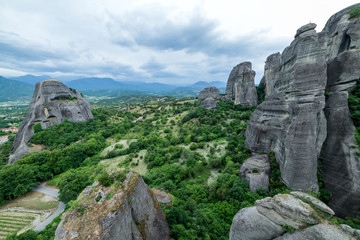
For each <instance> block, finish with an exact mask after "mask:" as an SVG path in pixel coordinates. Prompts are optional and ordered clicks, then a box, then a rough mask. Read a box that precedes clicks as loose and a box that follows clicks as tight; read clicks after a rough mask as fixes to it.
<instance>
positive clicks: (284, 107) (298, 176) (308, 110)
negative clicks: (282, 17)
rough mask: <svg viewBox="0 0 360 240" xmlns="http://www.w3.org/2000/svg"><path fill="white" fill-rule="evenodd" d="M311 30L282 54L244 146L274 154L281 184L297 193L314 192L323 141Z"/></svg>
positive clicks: (318, 58)
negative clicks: (273, 81) (271, 83)
mask: <svg viewBox="0 0 360 240" xmlns="http://www.w3.org/2000/svg"><path fill="white" fill-rule="evenodd" d="M313 27H314V26H313V25H312V28H313ZM312 28H308V27H307V28H301V29H302V30H301V31H299V32H301V33H300V34H297V35H296V38H295V40H294V41H293V42H292V43H291V44H290V46H289V47H287V48H286V49H285V50H284V51H283V53H282V54H281V65H280V68H276V69H278V70H277V71H276V70H275V71H274V72H273V74H274V77H273V79H275V83H274V85H273V89H272V90H271V92H270V94H269V95H268V96H267V97H266V99H265V101H264V102H263V103H261V104H260V105H259V106H258V108H257V109H256V110H255V111H254V113H253V114H252V116H251V119H250V121H249V123H248V126H247V129H246V146H247V147H248V148H249V149H250V150H251V151H253V152H265V153H266V152H269V151H274V152H275V155H276V160H277V161H278V163H279V165H280V170H281V175H282V180H283V181H284V182H285V184H286V185H287V186H288V187H289V188H291V189H295V190H302V191H307V190H312V191H317V190H318V183H317V160H318V156H319V154H320V150H321V146H322V143H323V141H324V140H325V136H326V120H325V115H324V112H323V109H324V106H325V97H324V90H325V85H326V61H325V56H324V53H323V52H322V50H321V47H320V44H319V41H318V37H317V34H316V32H315V30H313V29H312ZM304 29H308V30H307V31H305V32H304Z"/></svg>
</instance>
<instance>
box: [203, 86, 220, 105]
mask: <svg viewBox="0 0 360 240" xmlns="http://www.w3.org/2000/svg"><path fill="white" fill-rule="evenodd" d="M209 97H211V98H214V99H219V98H220V92H219V89H217V88H216V87H207V88H204V89H203V90H201V91H200V93H199V96H198V100H199V101H200V102H201V101H203V100H205V99H206V98H209Z"/></svg>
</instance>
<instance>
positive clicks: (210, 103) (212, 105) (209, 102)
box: [200, 97, 217, 109]
mask: <svg viewBox="0 0 360 240" xmlns="http://www.w3.org/2000/svg"><path fill="white" fill-rule="evenodd" d="M200 106H203V107H204V108H206V109H216V108H217V101H216V100H215V99H214V98H212V97H208V98H206V99H205V100H203V101H202V102H201V103H200Z"/></svg>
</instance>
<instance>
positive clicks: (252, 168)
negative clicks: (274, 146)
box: [240, 154, 270, 193]
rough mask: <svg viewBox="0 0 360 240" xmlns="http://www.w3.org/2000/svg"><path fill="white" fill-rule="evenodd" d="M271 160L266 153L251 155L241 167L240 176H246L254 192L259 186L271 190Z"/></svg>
mask: <svg viewBox="0 0 360 240" xmlns="http://www.w3.org/2000/svg"><path fill="white" fill-rule="evenodd" d="M269 175H270V160H269V157H268V156H267V155H266V154H263V155H257V156H254V157H251V158H249V159H247V160H246V161H245V163H244V164H243V165H242V166H241V168H240V177H241V178H245V179H246V182H247V183H248V184H249V186H250V190H251V191H252V192H254V193H256V191H257V190H258V189H259V188H262V189H264V190H266V191H269Z"/></svg>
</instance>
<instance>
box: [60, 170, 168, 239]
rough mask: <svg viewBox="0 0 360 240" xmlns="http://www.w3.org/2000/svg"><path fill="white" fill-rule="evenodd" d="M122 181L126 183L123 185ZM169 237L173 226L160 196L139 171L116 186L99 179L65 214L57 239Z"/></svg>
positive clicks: (129, 175)
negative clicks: (100, 181)
mask: <svg viewBox="0 0 360 240" xmlns="http://www.w3.org/2000/svg"><path fill="white" fill-rule="evenodd" d="M121 185H122V186H121ZM74 238H75V239H89V240H91V239H94V240H95V239H102V240H135V239H136V240H145V239H147V240H166V239H170V237H169V227H168V224H167V222H166V219H165V214H164V212H163V211H162V210H161V208H160V206H159V203H158V201H157V200H156V196H155V195H154V193H153V192H152V191H151V189H150V188H149V187H148V186H147V185H146V184H145V183H144V181H143V179H142V178H141V176H140V175H139V174H138V173H133V172H130V173H128V174H127V176H126V179H125V181H124V182H123V183H122V184H121V183H120V182H115V183H114V184H113V186H112V187H104V186H101V185H100V184H99V183H98V182H95V183H94V184H93V186H88V187H87V188H85V189H84V191H83V192H82V193H81V194H80V196H79V197H78V199H77V200H76V205H75V206H73V207H72V209H71V210H70V211H69V212H66V213H65V214H63V216H62V221H61V222H60V224H59V226H58V228H57V229H56V233H55V240H70V239H74Z"/></svg>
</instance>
